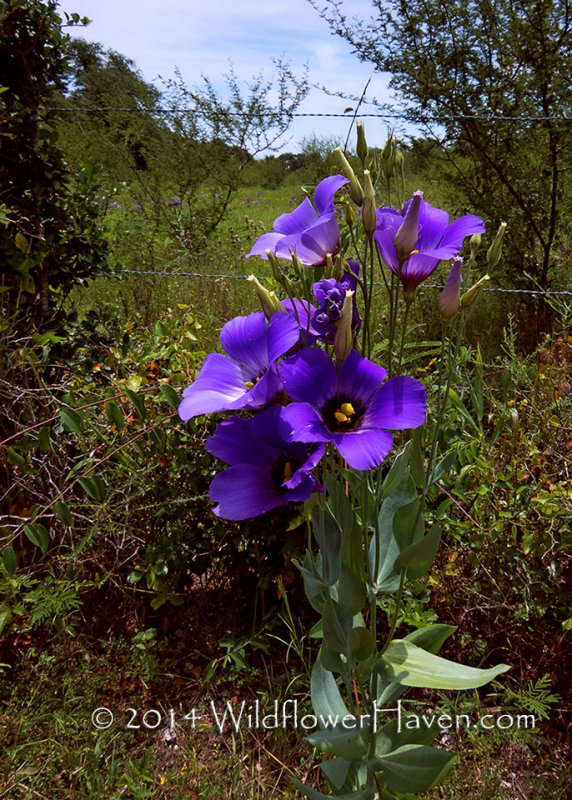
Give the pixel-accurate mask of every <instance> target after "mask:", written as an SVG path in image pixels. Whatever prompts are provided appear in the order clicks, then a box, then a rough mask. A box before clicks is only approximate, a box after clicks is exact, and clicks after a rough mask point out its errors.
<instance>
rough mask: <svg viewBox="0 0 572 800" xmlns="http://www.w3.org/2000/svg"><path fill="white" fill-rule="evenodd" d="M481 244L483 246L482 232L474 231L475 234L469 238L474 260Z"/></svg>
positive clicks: (471, 254) (471, 255)
mask: <svg viewBox="0 0 572 800" xmlns="http://www.w3.org/2000/svg"><path fill="white" fill-rule="evenodd" d="M480 246H481V234H480V233H473V235H472V236H471V238H470V239H469V248H470V258H471V260H472V261H474V260H475V258H476V255H477V250H478V249H479V247H480Z"/></svg>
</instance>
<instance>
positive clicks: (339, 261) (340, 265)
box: [332, 253, 344, 283]
mask: <svg viewBox="0 0 572 800" xmlns="http://www.w3.org/2000/svg"><path fill="white" fill-rule="evenodd" d="M343 274H344V259H343V258H342V256H341V255H340V254H339V253H338V255H337V256H336V260H335V261H334V271H333V273H332V277H333V278H335V279H336V280H337V282H338V283H340V281H341V280H342V276H343Z"/></svg>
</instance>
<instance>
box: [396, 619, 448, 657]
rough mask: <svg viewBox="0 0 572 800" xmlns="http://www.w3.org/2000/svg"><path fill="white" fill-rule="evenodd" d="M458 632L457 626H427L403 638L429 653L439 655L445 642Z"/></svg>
mask: <svg viewBox="0 0 572 800" xmlns="http://www.w3.org/2000/svg"><path fill="white" fill-rule="evenodd" d="M456 630H457V626H456V625H444V624H437V625H426V626H425V627H424V628H418V629H417V630H416V631H412V632H411V633H408V634H407V636H404V637H403V638H404V639H406V640H407V641H408V642H411V643H412V644H415V645H417V647H421V648H423V650H427V651H428V652H429V653H438V652H439V650H440V649H441V646H442V644H443V642H444V641H445V640H446V639H448V638H449V636H451V635H452V634H453V633H455V631H456Z"/></svg>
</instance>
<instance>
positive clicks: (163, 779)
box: [161, 775, 167, 786]
mask: <svg viewBox="0 0 572 800" xmlns="http://www.w3.org/2000/svg"><path fill="white" fill-rule="evenodd" d="M164 783H167V778H166V777H165V776H164V775H161V786H162V785H163V784H164Z"/></svg>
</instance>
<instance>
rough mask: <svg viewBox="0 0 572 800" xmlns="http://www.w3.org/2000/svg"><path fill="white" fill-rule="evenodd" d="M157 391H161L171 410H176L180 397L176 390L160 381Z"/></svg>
mask: <svg viewBox="0 0 572 800" xmlns="http://www.w3.org/2000/svg"><path fill="white" fill-rule="evenodd" d="M159 391H160V392H161V394H162V395H163V397H164V398H165V400H166V401H167V403H169V405H170V406H171V408H172V409H173V411H176V410H177V409H178V408H179V406H180V404H181V398H180V396H179V395H178V394H177V392H176V391H175V390H174V389H173V387H172V386H169V385H168V384H166V383H162V384H161V385H160V386H159Z"/></svg>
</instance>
